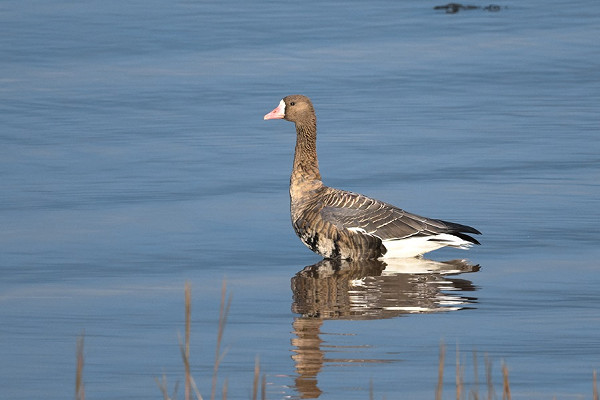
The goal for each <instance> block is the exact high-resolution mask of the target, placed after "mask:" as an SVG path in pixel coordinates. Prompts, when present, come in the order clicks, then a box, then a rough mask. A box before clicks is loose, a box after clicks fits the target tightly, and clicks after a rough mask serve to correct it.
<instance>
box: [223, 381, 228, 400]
mask: <svg viewBox="0 0 600 400" xmlns="http://www.w3.org/2000/svg"><path fill="white" fill-rule="evenodd" d="M228 388H229V386H228V382H227V378H225V382H224V383H223V396H222V399H223V400H227V389H228Z"/></svg>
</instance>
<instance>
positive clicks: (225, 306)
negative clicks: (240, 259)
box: [210, 281, 231, 400]
mask: <svg viewBox="0 0 600 400" xmlns="http://www.w3.org/2000/svg"><path fill="white" fill-rule="evenodd" d="M226 299H227V301H226ZM230 306H231V295H230V296H229V297H227V283H226V282H225V281H223V287H222V289H221V307H220V309H219V330H218V333H217V346H216V349H215V364H214V367H213V376H212V385H211V391H210V398H211V400H214V399H215V394H216V390H217V376H218V372H219V365H220V364H221V360H222V359H223V356H224V355H225V353H224V352H223V353H221V342H222V340H223V333H224V332H225V325H226V324H227V316H228V315H229V307H230Z"/></svg>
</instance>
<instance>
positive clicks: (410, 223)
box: [321, 188, 479, 244]
mask: <svg viewBox="0 0 600 400" xmlns="http://www.w3.org/2000/svg"><path fill="white" fill-rule="evenodd" d="M328 189H329V190H327V192H326V193H323V196H322V198H321V200H322V201H323V203H324V204H323V208H322V209H321V217H322V218H323V219H324V220H325V221H328V222H330V223H332V224H333V225H335V226H336V227H337V228H338V229H344V228H345V229H349V230H351V231H354V232H360V233H363V234H368V235H373V236H376V237H378V238H380V239H381V240H382V241H384V242H385V241H389V240H401V239H408V238H411V237H431V239H432V240H435V236H436V235H440V234H450V235H454V236H457V237H458V238H460V239H463V240H465V241H467V242H470V243H473V244H479V242H478V241H477V240H476V239H474V238H472V237H471V236H469V235H466V234H465V233H475V234H479V231H477V230H476V229H474V228H471V227H470V226H466V225H460V224H455V223H452V222H446V221H442V220H438V219H431V218H426V217H421V216H419V215H416V214H411V213H409V212H406V211H404V210H402V209H400V208H398V207H395V206H393V205H391V204H387V203H384V202H382V201H379V200H376V199H372V198H369V197H366V196H363V195H361V194H358V193H353V192H348V191H343V190H337V189H332V188H328Z"/></svg>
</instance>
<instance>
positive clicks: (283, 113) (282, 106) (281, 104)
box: [271, 99, 285, 115]
mask: <svg viewBox="0 0 600 400" xmlns="http://www.w3.org/2000/svg"><path fill="white" fill-rule="evenodd" d="M271 104H273V103H271ZM277 108H281V115H285V101H283V99H281V101H280V102H279V105H278V106H277Z"/></svg>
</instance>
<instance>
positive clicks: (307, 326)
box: [291, 258, 480, 398]
mask: <svg viewBox="0 0 600 400" xmlns="http://www.w3.org/2000/svg"><path fill="white" fill-rule="evenodd" d="M479 268H480V267H479V265H472V264H470V263H469V262H468V261H466V260H451V261H445V262H440V261H432V260H427V259H418V258H414V259H398V260H386V261H380V260H367V261H345V260H344V261H340V260H322V261H320V262H318V263H317V264H314V265H310V266H308V267H305V268H304V269H302V270H301V271H299V272H298V273H297V274H296V275H295V276H294V277H293V278H292V282H291V285H292V291H293V303H292V311H293V312H294V313H296V314H299V316H298V317H296V318H295V319H294V322H293V328H294V334H295V337H294V338H293V339H292V346H293V350H292V351H293V352H294V353H295V354H294V355H293V356H292V358H293V359H294V361H295V363H296V373H297V376H296V379H295V389H296V390H297V391H298V394H299V395H300V398H317V397H319V396H320V395H321V393H322V391H321V390H320V389H319V387H318V379H317V375H318V373H319V372H320V371H321V369H322V368H323V366H324V364H325V363H335V364H337V365H340V364H345V363H357V362H358V363H365V362H390V360H366V359H333V358H329V357H327V353H329V352H335V351H336V350H339V348H340V347H343V346H336V345H335V343H328V344H327V345H326V346H324V345H322V344H323V340H322V339H321V338H320V335H321V327H322V325H323V322H324V321H325V320H340V319H343V320H373V319H384V318H394V317H401V316H404V315H407V314H416V313H435V312H449V311H456V310H462V309H468V308H475V306H474V304H476V303H477V298H476V297H473V296H465V295H464V294H462V293H463V292H474V291H476V290H477V287H476V286H474V285H473V283H472V282H471V281H470V280H466V279H459V278H456V277H452V278H450V277H449V276H452V275H460V274H463V273H469V272H477V271H479Z"/></svg>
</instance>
